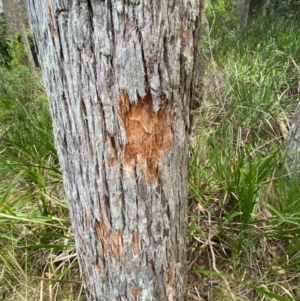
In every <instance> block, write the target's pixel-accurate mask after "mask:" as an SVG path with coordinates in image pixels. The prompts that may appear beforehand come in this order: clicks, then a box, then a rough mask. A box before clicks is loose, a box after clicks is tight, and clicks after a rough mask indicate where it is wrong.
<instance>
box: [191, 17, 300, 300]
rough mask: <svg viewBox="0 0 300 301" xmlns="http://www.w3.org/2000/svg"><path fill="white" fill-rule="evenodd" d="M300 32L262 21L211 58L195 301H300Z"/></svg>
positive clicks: (202, 134) (194, 181)
mask: <svg viewBox="0 0 300 301" xmlns="http://www.w3.org/2000/svg"><path fill="white" fill-rule="evenodd" d="M275 21H276V22H275ZM267 24H268V26H267ZM295 24H296V23H295ZM295 24H294V23H288V22H287V21H285V20H281V19H277V20H263V19H262V20H260V22H256V23H254V24H251V25H250V27H249V29H248V32H247V34H245V35H244V36H243V37H241V38H240V39H239V41H236V45H235V47H234V48H233V47H230V46H229V47H227V49H226V51H225V50H224V47H223V48H222V53H221V54H220V52H216V53H214V49H213V47H214V45H213V44H211V47H212V49H211V51H209V52H208V54H209V55H208V57H207V58H205V59H204V61H205V62H204V63H203V65H204V66H205V70H204V75H203V81H202V95H201V99H200V102H202V105H201V108H199V109H196V110H195V111H194V112H193V114H194V119H196V122H195V126H194V132H193V135H192V137H191V141H190V160H189V191H190V200H189V204H190V215H189V230H188V237H189V251H188V258H189V275H190V276H189V300H240V301H246V300H249V301H250V300H251V301H256V300H257V301H258V300H282V301H283V300H299V299H300V290H299V281H300V251H299V250H300V248H299V246H300V194H299V183H297V181H296V180H295V178H294V177H293V176H292V171H291V170H289V168H288V166H287V164H286V163H285V157H286V154H285V149H284V144H285V140H286V139H287V134H288V128H289V127H290V122H291V120H292V117H293V112H294V111H295V108H296V106H297V104H298V101H299V63H300V57H299V53H298V52H297V51H295V49H296V47H298V46H297V44H298V42H297V41H294V40H293V39H294V37H298V36H299V31H300V27H299V25H298V27H297V26H296V25H297V24H296V25H295Z"/></svg>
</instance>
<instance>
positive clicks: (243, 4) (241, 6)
mask: <svg viewBox="0 0 300 301" xmlns="http://www.w3.org/2000/svg"><path fill="white" fill-rule="evenodd" d="M249 5H250V0H237V2H236V15H237V17H238V19H239V20H240V21H241V24H242V28H243V29H245V28H246V27H247V23H248V15H249Z"/></svg>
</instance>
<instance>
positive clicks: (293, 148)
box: [287, 105, 300, 176]
mask: <svg viewBox="0 0 300 301" xmlns="http://www.w3.org/2000/svg"><path fill="white" fill-rule="evenodd" d="M287 151H288V157H287V164H288V168H289V169H290V171H291V172H294V171H296V172H297V176H300V105H298V107H297V109H296V112H295V117H294V121H293V124H292V127H291V129H290V132H289V136H288V139H287Z"/></svg>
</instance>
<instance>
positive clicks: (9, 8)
mask: <svg viewBox="0 0 300 301" xmlns="http://www.w3.org/2000/svg"><path fill="white" fill-rule="evenodd" d="M2 4H3V12H4V17H5V22H6V27H7V30H8V34H9V36H11V37H14V36H18V35H20V37H21V40H22V43H23V45H24V47H25V49H26V58H25V59H24V61H25V62H24V64H25V65H27V66H28V67H29V68H30V69H31V70H32V71H34V70H35V64H34V59H33V56H32V52H31V49H30V45H29V42H28V38H27V34H26V30H25V26H24V22H23V19H22V15H21V11H20V7H19V3H18V0H2Z"/></svg>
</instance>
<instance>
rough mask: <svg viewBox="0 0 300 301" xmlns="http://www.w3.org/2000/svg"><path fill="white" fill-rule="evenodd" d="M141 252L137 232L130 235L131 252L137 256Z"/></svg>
mask: <svg viewBox="0 0 300 301" xmlns="http://www.w3.org/2000/svg"><path fill="white" fill-rule="evenodd" d="M140 250H141V236H140V234H139V233H138V232H133V233H132V251H133V254H134V255H138V254H139V253H140Z"/></svg>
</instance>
